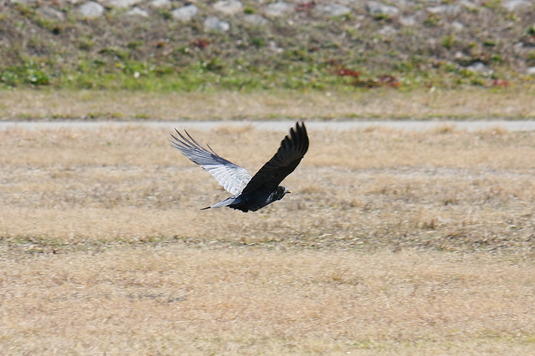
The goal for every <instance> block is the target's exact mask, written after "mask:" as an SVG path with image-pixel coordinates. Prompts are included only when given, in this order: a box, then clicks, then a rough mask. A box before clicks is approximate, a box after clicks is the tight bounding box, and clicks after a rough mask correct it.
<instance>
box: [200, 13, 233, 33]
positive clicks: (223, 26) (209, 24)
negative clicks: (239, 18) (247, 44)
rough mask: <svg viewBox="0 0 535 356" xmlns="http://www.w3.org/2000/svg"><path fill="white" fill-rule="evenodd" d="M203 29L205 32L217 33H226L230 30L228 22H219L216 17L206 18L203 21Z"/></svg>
mask: <svg viewBox="0 0 535 356" xmlns="http://www.w3.org/2000/svg"><path fill="white" fill-rule="evenodd" d="M203 25H204V29H205V30H206V31H218V32H226V31H228V30H229V29H230V25H229V23H228V22H225V21H221V20H220V19H218V18H217V17H213V16H210V17H207V18H206V20H204V24H203Z"/></svg>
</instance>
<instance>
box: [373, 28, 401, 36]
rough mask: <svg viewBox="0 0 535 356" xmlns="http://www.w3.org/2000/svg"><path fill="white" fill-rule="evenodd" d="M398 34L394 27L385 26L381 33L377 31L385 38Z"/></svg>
mask: <svg viewBox="0 0 535 356" xmlns="http://www.w3.org/2000/svg"><path fill="white" fill-rule="evenodd" d="M397 32H398V31H397V30H396V29H395V28H394V27H392V26H385V27H383V28H382V29H380V30H379V31H377V33H379V34H381V35H383V36H391V35H394V34H396V33H397Z"/></svg>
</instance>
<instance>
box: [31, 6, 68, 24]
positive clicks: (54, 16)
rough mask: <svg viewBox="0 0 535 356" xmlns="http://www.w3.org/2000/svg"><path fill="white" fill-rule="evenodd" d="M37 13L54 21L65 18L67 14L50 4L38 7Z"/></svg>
mask: <svg viewBox="0 0 535 356" xmlns="http://www.w3.org/2000/svg"><path fill="white" fill-rule="evenodd" d="M37 13H38V14H39V16H41V17H43V18H45V19H48V20H53V21H63V20H65V15H64V14H63V12H61V11H58V10H56V9H54V8H51V7H48V6H45V7H40V8H38V9H37Z"/></svg>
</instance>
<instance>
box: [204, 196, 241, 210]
mask: <svg viewBox="0 0 535 356" xmlns="http://www.w3.org/2000/svg"><path fill="white" fill-rule="evenodd" d="M240 200H241V199H240V198H239V197H229V198H227V199H225V200H222V201H220V202H218V203H215V204H213V205H210V206H207V207H206V208H202V209H201V210H206V209H210V208H223V207H225V206H229V205H231V204H236V203H238V202H240Z"/></svg>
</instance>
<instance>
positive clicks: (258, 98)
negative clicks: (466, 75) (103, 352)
mask: <svg viewBox="0 0 535 356" xmlns="http://www.w3.org/2000/svg"><path fill="white" fill-rule="evenodd" d="M29 103H31V105H29ZM281 117H282V118H315V119H318V118H319V119H338V118H344V117H349V118H353V117H358V118H374V119H392V118H403V119H416V120H421V119H429V118H437V117H438V118H440V117H449V118H470V119H472V118H476V119H489V118H515V119H522V118H535V95H534V92H533V90H526V89H525V88H509V89H506V90H505V89H504V90H490V89H486V88H480V89H473V88H472V89H458V90H440V89H437V90H434V88H432V89H430V90H428V91H423V90H421V91H409V92H402V91H395V90H373V91H362V92H354V91H353V92H314V91H311V92H295V91H267V92H252V93H236V92H215V93H168V94H162V93H146V92H128V91H117V92H110V91H101V92H99V91H94V90H88V91H35V90H20V89H18V90H12V91H2V92H1V100H0V120H6V119H7V120H20V119H22V120H27V119H34V120H41V119H58V118H59V119H61V118H67V119H71V118H74V119H79V118H89V119H101V118H104V119H106V118H113V119H114V120H123V119H124V120H132V119H138V120H143V119H152V120H176V119H191V120H218V119H226V120H229V119H247V120H251V119H263V118H281Z"/></svg>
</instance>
